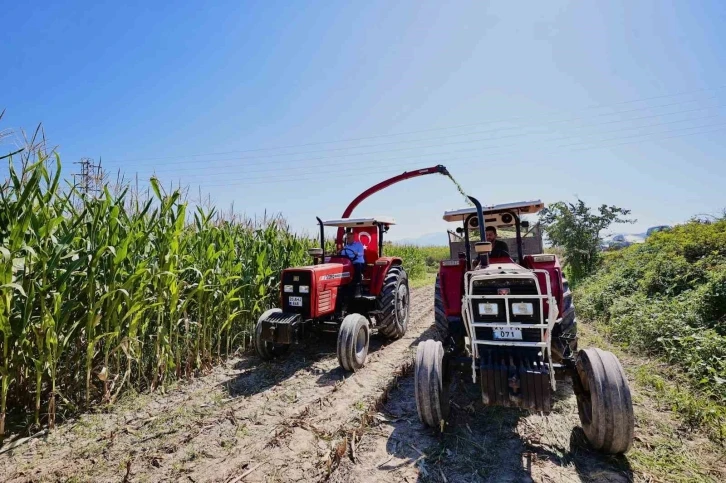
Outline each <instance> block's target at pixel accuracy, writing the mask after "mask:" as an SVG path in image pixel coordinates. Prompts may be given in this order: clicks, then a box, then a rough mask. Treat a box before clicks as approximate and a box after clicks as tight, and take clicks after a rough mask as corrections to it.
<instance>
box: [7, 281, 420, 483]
mask: <svg viewBox="0 0 726 483" xmlns="http://www.w3.org/2000/svg"><path fill="white" fill-rule="evenodd" d="M432 324H433V290H432V289H431V287H424V288H421V289H415V290H412V300H411V312H410V319H409V329H408V332H407V334H406V336H404V337H403V338H402V339H400V340H398V341H395V342H393V343H390V344H384V343H383V342H382V340H381V339H378V338H377V337H373V338H372V339H371V352H370V354H369V360H368V363H367V365H366V367H364V368H363V370H361V371H359V372H358V373H356V374H354V375H351V374H345V373H344V372H343V371H342V369H341V368H340V367H339V365H338V360H337V358H336V355H335V339H334V336H332V337H330V338H329V339H327V340H324V341H321V342H319V343H314V344H312V345H309V346H307V347H306V346H301V347H298V348H296V349H295V350H293V351H291V353H290V354H289V355H287V356H286V357H285V358H284V359H283V360H282V361H279V362H273V363H264V364H259V360H258V359H257V358H256V357H255V356H254V355H249V356H246V357H243V358H241V359H238V360H236V361H232V362H230V363H229V364H227V365H225V366H222V367H219V368H217V369H216V370H215V372H214V373H213V374H211V375H209V376H206V377H203V378H200V379H198V380H196V381H193V382H191V383H189V384H187V385H183V386H181V387H179V388H176V389H174V390H172V391H170V392H169V393H168V394H167V395H166V396H164V395H155V396H137V397H130V398H128V400H127V401H126V402H124V403H123V404H121V405H120V406H119V407H117V408H116V409H115V410H114V411H113V412H111V413H110V414H95V415H86V416H84V417H82V418H80V419H79V420H78V421H75V422H69V423H68V424H66V425H63V426H61V427H59V428H58V429H57V430H56V431H55V432H54V433H53V434H52V435H51V436H49V437H48V438H47V439H40V438H39V439H36V440H33V441H31V442H29V443H27V444H25V445H23V446H20V447H19V448H18V449H16V450H13V451H11V452H8V453H6V454H4V455H2V456H0V474H2V475H4V476H3V481H6V482H26V481H28V482H29V481H93V482H120V481H129V482H142V481H190V482H192V481H193V482H229V481H242V479H243V478H242V477H243V476H244V481H245V482H247V481H320V480H322V479H325V478H326V476H327V475H328V474H329V472H330V471H332V470H334V469H335V467H336V466H337V464H338V462H339V461H340V459H341V456H344V455H345V453H346V451H349V447H348V445H347V444H346V438H347V436H348V434H349V432H350V431H352V430H354V429H355V428H356V427H358V426H359V425H360V424H361V421H362V419H363V418H364V416H365V413H366V412H367V411H368V408H369V407H372V406H375V405H376V402H377V400H378V399H380V398H381V397H382V396H384V395H385V394H386V393H387V391H388V386H389V384H390V383H391V382H392V381H393V380H394V379H395V377H393V376H394V374H396V373H397V372H399V371H400V370H402V369H403V370H405V369H406V367H407V366H408V365H410V364H411V362H412V360H413V351H414V350H415V346H416V344H417V339H418V338H419V337H420V336H421V335H422V334H423V333H424V332H425V331H426V330H427V329H429V328H430V327H431V325H432Z"/></svg>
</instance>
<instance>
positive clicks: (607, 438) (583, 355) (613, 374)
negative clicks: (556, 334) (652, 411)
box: [576, 348, 635, 454]
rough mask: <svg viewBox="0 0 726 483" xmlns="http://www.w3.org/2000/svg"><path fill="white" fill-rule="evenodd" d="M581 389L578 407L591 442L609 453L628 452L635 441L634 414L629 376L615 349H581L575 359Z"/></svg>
mask: <svg viewBox="0 0 726 483" xmlns="http://www.w3.org/2000/svg"><path fill="white" fill-rule="evenodd" d="M576 367H577V376H576V377H578V378H579V383H580V386H581V391H577V392H578V393H579V394H578V396H577V411H578V413H579V415H580V422H581V423H582V429H583V430H584V431H585V436H586V437H587V439H588V441H589V442H590V444H591V445H592V446H593V448H595V449H596V450H598V451H602V452H603V453H610V454H620V453H626V452H627V451H628V450H629V449H630V447H631V446H632V443H633V432H634V427H635V417H634V415H633V403H632V399H631V396H630V388H629V387H628V380H627V378H626V376H625V372H624V371H623V367H622V366H621V365H620V361H618V358H617V357H615V355H614V354H613V353H612V352H608V351H603V350H600V349H592V348H591V349H584V350H580V351H579V353H578V357H577V362H576Z"/></svg>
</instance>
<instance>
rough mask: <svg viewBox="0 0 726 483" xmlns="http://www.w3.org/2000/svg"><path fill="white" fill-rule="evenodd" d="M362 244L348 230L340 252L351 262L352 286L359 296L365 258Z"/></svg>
mask: <svg viewBox="0 0 726 483" xmlns="http://www.w3.org/2000/svg"><path fill="white" fill-rule="evenodd" d="M363 250H364V248H363V244H362V243H361V242H360V241H356V239H355V235H354V234H353V230H351V229H350V228H348V229H347V230H346V232H345V246H344V247H343V249H342V250H341V255H344V256H347V257H348V258H350V259H351V261H352V262H353V268H354V271H355V273H354V275H353V284H354V285H355V295H356V296H357V295H360V289H361V281H362V279H363V267H364V266H365V263H366V261H365V257H364V256H363Z"/></svg>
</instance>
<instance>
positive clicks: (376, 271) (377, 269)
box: [368, 257, 403, 295]
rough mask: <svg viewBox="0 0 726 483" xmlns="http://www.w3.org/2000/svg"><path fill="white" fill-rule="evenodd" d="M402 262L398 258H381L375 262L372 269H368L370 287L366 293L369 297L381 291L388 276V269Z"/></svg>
mask: <svg viewBox="0 0 726 483" xmlns="http://www.w3.org/2000/svg"><path fill="white" fill-rule="evenodd" d="M402 263H403V260H401V259H400V258H399V257H381V258H379V259H378V260H376V261H375V264H374V265H373V267H368V270H369V272H370V279H371V281H370V285H369V287H368V291H369V293H370V294H371V295H378V294H379V293H381V290H382V289H383V282H384V280H385V279H386V274H388V269H390V268H391V267H392V266H394V265H401V264H402Z"/></svg>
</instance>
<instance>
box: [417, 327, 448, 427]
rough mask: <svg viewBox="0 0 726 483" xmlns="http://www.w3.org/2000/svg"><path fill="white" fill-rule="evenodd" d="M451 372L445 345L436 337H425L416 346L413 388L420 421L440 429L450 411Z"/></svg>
mask: <svg viewBox="0 0 726 483" xmlns="http://www.w3.org/2000/svg"><path fill="white" fill-rule="evenodd" d="M449 384H450V372H449V368H448V359H447V358H446V357H444V346H443V345H442V344H441V341H438V340H433V339H429V340H425V341H423V342H421V343H419V345H418V347H417V348H416V365H415V366H414V389H415V394H416V409H417V410H418V417H419V419H421V421H422V422H423V423H424V424H426V425H427V426H430V427H432V428H436V429H437V430H439V431H442V430H443V427H444V421H446V418H447V417H448V415H449Z"/></svg>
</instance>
